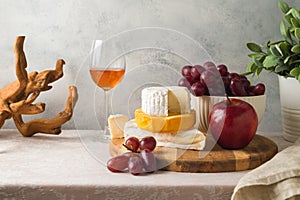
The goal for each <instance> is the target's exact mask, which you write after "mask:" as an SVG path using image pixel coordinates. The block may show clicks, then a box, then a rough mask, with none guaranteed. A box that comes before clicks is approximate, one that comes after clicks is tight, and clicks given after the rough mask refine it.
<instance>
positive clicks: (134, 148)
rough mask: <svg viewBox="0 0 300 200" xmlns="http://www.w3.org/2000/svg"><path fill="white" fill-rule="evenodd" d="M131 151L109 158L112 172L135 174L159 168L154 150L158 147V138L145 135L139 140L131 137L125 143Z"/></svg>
mask: <svg viewBox="0 0 300 200" xmlns="http://www.w3.org/2000/svg"><path fill="white" fill-rule="evenodd" d="M123 146H124V147H126V148H127V149H128V150H130V152H126V153H124V154H122V155H119V156H116V157H113V158H111V159H110V160H108V162H107V169H109V170H110V171H111V172H126V171H128V172H129V173H131V174H133V175H139V174H143V173H151V172H154V171H156V170H157V164H156V158H155V156H154V154H153V153H152V151H153V150H154V149H155V147H156V140H155V139H154V137H152V136H148V137H144V138H142V139H141V141H139V139H138V138H136V137H130V138H128V139H127V140H126V141H125V144H123Z"/></svg>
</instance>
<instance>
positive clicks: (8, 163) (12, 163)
mask: <svg viewBox="0 0 300 200" xmlns="http://www.w3.org/2000/svg"><path fill="white" fill-rule="evenodd" d="M91 133H93V131H87V130H85V131H76V130H64V131H63V132H62V134H61V135H59V136H50V135H42V134H40V135H35V136H33V137H31V138H25V137H23V136H22V135H21V134H19V133H18V131H17V130H1V131H0V199H25V200H26V199H30V200H32V199H41V200H42V199H51V200H55V199H80V200H82V199H214V200H216V199H222V200H224V199H230V197H231V195H232V192H233V189H234V187H235V186H236V184H237V183H238V181H239V180H240V178H241V177H242V176H244V175H245V173H246V172H248V171H242V172H230V173H177V172H167V171H159V172H156V173H154V174H150V175H145V176H132V175H130V174H127V173H111V172H109V171H108V170H107V169H106V167H105V165H104V164H103V162H101V159H105V158H106V156H109V155H108V153H107V151H108V148H107V146H105V145H103V146H101V145H99V146H98V145H95V144H94V146H93V143H89V142H87V141H88V138H84V135H89V134H91ZM278 134H279V133H278ZM278 134H273V135H271V138H272V139H274V140H275V141H277V142H278V144H280V145H279V148H280V149H283V148H285V147H286V146H288V145H290V144H289V143H287V142H284V141H283V140H282V139H281V137H279V136H278ZM95 152H99V155H97V153H95ZM101 156H102V157H101ZM99 158H100V160H99Z"/></svg>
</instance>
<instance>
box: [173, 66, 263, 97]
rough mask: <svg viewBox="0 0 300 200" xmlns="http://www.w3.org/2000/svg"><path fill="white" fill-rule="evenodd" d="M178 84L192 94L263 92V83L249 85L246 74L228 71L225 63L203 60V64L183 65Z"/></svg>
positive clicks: (235, 94)
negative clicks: (216, 63)
mask: <svg viewBox="0 0 300 200" xmlns="http://www.w3.org/2000/svg"><path fill="white" fill-rule="evenodd" d="M181 74H182V75H183V77H182V78H181V79H180V80H179V82H178V85H179V86H184V87H187V88H188V89H189V90H190V92H191V93H192V94H193V95H194V96H203V95H208V96H225V94H227V95H228V96H256V95H263V94H264V93H265V85H264V84H263V83H258V84H257V85H251V84H250V81H249V80H248V79H247V77H246V76H244V75H241V74H238V73H234V72H229V71H228V68H227V66H226V65H224V64H221V65H218V66H216V65H215V64H214V63H213V62H205V63H204V64H203V66H201V65H194V66H190V65H187V66H184V67H183V68H182V70H181Z"/></svg>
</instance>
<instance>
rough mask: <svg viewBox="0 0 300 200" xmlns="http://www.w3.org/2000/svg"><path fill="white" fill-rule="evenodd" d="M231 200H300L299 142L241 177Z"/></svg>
mask: <svg viewBox="0 0 300 200" xmlns="http://www.w3.org/2000/svg"><path fill="white" fill-rule="evenodd" d="M231 199H232V200H248V199H251V200H252V199H255V200H260V199H263V200H265V199H272V200H283V199H300V139H298V140H297V141H296V142H295V144H293V145H292V146H290V147H288V148H286V149H284V150H283V151H281V152H280V153H278V154H277V155H276V156H274V157H273V158H272V159H271V160H270V161H268V162H266V163H265V164H263V165H261V166H260V167H258V168H256V169H254V170H252V171H251V172H249V173H247V174H246V175H245V176H244V177H242V178H241V179H240V181H239V183H238V184H237V186H236V187H235V189H234V192H233V195H232V197H231Z"/></svg>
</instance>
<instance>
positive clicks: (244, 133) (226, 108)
mask: <svg viewBox="0 0 300 200" xmlns="http://www.w3.org/2000/svg"><path fill="white" fill-rule="evenodd" d="M257 126H258V118H257V114H256V112H255V110H254V108H253V107H252V106H251V105H250V104H249V103H247V102H245V101H242V100H239V99H234V98H231V99H229V98H228V97H227V100H224V101H221V102H219V103H217V104H215V105H214V106H213V108H212V110H211V112H210V113H209V132H210V133H211V134H212V135H213V137H214V138H215V140H216V141H217V143H218V144H219V145H220V146H221V147H223V148H226V149H241V148H244V147H245V146H247V145H248V144H249V143H250V141H251V140H252V138H253V137H254V135H255V133H256V129H257Z"/></svg>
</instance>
